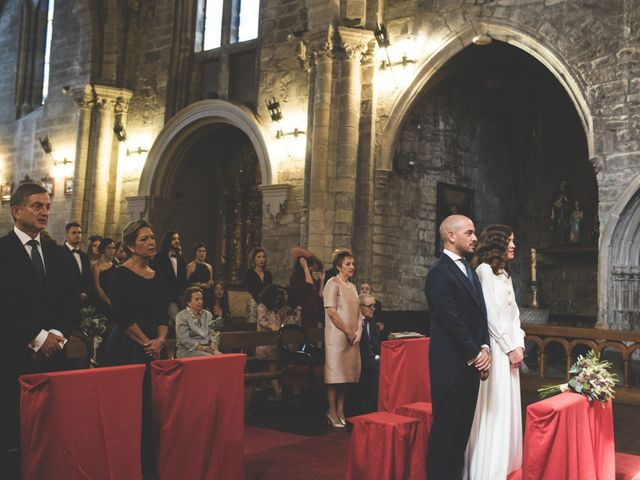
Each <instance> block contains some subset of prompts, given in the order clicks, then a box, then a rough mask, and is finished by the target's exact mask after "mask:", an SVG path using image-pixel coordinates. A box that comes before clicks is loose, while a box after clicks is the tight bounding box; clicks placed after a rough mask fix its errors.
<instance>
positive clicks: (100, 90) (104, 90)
mask: <svg viewBox="0 0 640 480" xmlns="http://www.w3.org/2000/svg"><path fill="white" fill-rule="evenodd" d="M93 90H94V92H95V99H96V106H97V107H99V108H102V109H109V110H112V111H113V112H115V113H126V112H127V110H128V109H129V101H130V100H131V97H132V95H133V92H132V91H131V90H127V89H126V88H116V87H110V86H107V85H94V86H93Z"/></svg>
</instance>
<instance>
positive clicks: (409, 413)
mask: <svg viewBox="0 0 640 480" xmlns="http://www.w3.org/2000/svg"><path fill="white" fill-rule="evenodd" d="M394 413H395V414H396V415H402V416H403V417H411V418H416V419H417V420H418V421H419V422H420V423H421V424H422V431H423V432H424V457H425V458H427V451H428V450H429V432H431V424H432V423H433V412H432V408H431V402H416V403H409V404H407V405H402V406H401V407H398V408H396V411H395V412H394Z"/></svg>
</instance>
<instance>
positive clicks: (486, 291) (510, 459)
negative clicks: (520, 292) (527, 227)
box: [464, 225, 524, 480]
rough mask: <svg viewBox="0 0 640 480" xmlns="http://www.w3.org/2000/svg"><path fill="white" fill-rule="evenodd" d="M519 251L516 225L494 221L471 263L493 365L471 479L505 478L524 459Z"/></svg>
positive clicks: (473, 442) (470, 449)
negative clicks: (515, 271) (514, 264)
mask: <svg viewBox="0 0 640 480" xmlns="http://www.w3.org/2000/svg"><path fill="white" fill-rule="evenodd" d="M515 250H516V247H515V244H514V235H513V229H512V228H511V227H508V226H506V225H491V226H489V227H487V228H486V229H485V230H484V231H483V232H482V233H481V234H480V240H479V242H478V247H477V248H476V253H475V255H474V257H473V260H472V262H471V264H472V266H473V267H477V268H476V272H477V273H478V277H479V278H480V283H481V284H482V292H483V295H484V301H485V303H486V305H487V319H488V322H489V334H490V337H491V338H490V341H491V352H492V364H491V374H490V375H489V378H488V380H487V381H486V382H481V384H480V392H479V394H478V402H477V404H476V411H475V416H474V419H473V426H472V427H471V435H470V436H469V443H468V444H467V451H466V453H465V471H464V478H465V479H468V480H504V479H506V478H507V476H508V475H509V473H511V472H512V471H514V470H517V469H519V468H520V466H521V464H522V411H521V405H520V375H519V368H520V366H521V365H522V359H523V356H524V332H523V331H522V329H521V328H520V312H519V310H518V305H516V301H515V297H514V292H513V283H512V281H511V270H510V268H509V262H511V261H512V260H513V258H514V256H515Z"/></svg>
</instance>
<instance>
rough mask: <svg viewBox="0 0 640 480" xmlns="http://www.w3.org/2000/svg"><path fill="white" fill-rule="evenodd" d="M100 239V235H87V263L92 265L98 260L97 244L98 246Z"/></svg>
mask: <svg viewBox="0 0 640 480" xmlns="http://www.w3.org/2000/svg"><path fill="white" fill-rule="evenodd" d="M100 240H102V236H100V235H91V236H90V237H89V245H88V246H87V255H89V263H90V264H91V265H92V266H93V264H94V263H96V262H97V261H98V260H100V252H99V251H98V246H100Z"/></svg>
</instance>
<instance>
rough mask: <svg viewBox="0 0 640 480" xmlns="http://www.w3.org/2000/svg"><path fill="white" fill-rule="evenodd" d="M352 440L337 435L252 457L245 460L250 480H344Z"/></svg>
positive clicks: (288, 445) (333, 434)
mask: <svg viewBox="0 0 640 480" xmlns="http://www.w3.org/2000/svg"><path fill="white" fill-rule="evenodd" d="M349 437H350V435H349V434H348V433H346V432H336V433H330V434H328V435H321V436H318V437H311V438H309V439H307V440H302V441H299V442H295V443H289V444H287V445H284V446H279V447H276V448H271V449H269V450H263V451H260V452H256V453H249V454H247V455H245V457H244V459H245V471H246V474H247V480H258V479H260V480H294V479H295V480H342V479H343V477H344V470H345V466H346V464H347V451H348V449H349Z"/></svg>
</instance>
